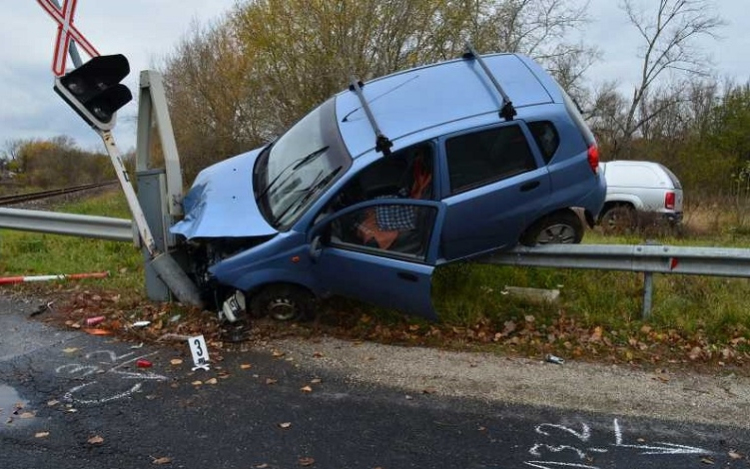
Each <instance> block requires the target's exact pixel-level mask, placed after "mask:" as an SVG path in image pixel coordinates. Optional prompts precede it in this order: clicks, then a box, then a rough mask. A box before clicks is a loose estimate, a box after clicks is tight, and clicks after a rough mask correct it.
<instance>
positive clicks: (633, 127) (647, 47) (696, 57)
mask: <svg viewBox="0 0 750 469" xmlns="http://www.w3.org/2000/svg"><path fill="white" fill-rule="evenodd" d="M648 5H649V9H648V10H647V9H644V8H643V7H642V2H641V3H640V4H637V3H636V1H635V0H623V1H622V3H621V4H620V7H621V9H622V10H623V11H624V12H625V13H626V14H627V16H628V20H629V21H630V23H631V24H632V25H633V26H634V27H635V28H636V30H637V31H638V34H639V36H640V37H641V39H642V41H643V45H642V49H641V53H640V59H641V60H642V63H641V70H640V77H639V81H638V83H636V84H635V85H634V88H633V97H632V99H631V100H630V104H629V106H628V108H627V111H626V112H625V116H624V121H623V122H622V123H621V124H620V132H619V133H620V135H619V139H618V140H617V141H616V142H615V147H614V152H615V155H617V154H618V153H620V152H621V151H622V150H623V148H622V147H623V146H625V147H627V145H628V144H629V142H630V141H631V140H632V138H633V136H634V135H635V134H636V133H638V132H639V131H641V130H642V128H643V127H644V125H646V124H647V123H648V122H649V121H650V120H652V119H654V118H655V117H656V116H658V115H659V114H660V113H662V112H665V111H666V110H667V109H669V108H670V107H671V106H673V105H675V103H677V102H679V101H680V100H681V97H680V95H679V94H680V92H681V89H682V88H681V87H672V88H673V90H672V96H670V97H666V96H664V90H660V91H659V92H658V94H660V95H661V98H660V99H659V100H658V101H655V102H654V103H652V104H655V105H653V106H647V105H646V101H647V98H648V96H649V94H657V93H656V92H655V91H654V87H655V86H656V85H657V83H658V80H659V79H660V78H661V77H662V76H663V75H664V74H665V73H666V72H675V73H677V74H683V75H684V74H688V75H692V76H695V75H698V76H705V75H706V74H707V73H708V69H709V67H710V65H711V61H710V59H709V57H708V56H706V55H705V54H704V53H702V51H701V50H700V48H699V47H698V45H697V44H696V40H697V39H699V38H701V37H706V36H708V37H713V38H715V37H716V33H717V31H718V30H719V28H721V26H723V25H724V21H723V20H722V19H721V18H720V17H719V16H718V15H714V14H712V13H711V12H712V11H715V8H714V2H713V0H658V1H656V2H655V1H654V0H649V1H648ZM654 7H655V8H654Z"/></svg>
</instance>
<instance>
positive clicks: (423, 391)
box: [422, 387, 437, 394]
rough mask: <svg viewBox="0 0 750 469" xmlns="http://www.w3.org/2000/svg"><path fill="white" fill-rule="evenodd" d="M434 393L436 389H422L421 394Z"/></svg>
mask: <svg viewBox="0 0 750 469" xmlns="http://www.w3.org/2000/svg"><path fill="white" fill-rule="evenodd" d="M436 392H437V389H436V388H433V387H428V388H424V389H422V394H435V393H436Z"/></svg>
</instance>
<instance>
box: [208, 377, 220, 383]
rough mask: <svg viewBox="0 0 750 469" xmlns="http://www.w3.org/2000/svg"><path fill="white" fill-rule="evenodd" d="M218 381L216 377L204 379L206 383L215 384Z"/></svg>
mask: <svg viewBox="0 0 750 469" xmlns="http://www.w3.org/2000/svg"><path fill="white" fill-rule="evenodd" d="M218 382H219V380H218V379H216V378H211V379H209V380H207V381H206V384H216V383H218Z"/></svg>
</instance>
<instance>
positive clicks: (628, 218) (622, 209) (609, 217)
mask: <svg viewBox="0 0 750 469" xmlns="http://www.w3.org/2000/svg"><path fill="white" fill-rule="evenodd" d="M635 222H636V214H635V209H634V208H633V207H631V206H630V205H615V206H614V207H612V208H610V209H608V210H607V211H606V212H604V214H603V215H602V216H601V219H600V221H599V224H600V225H601V227H602V231H604V232H605V233H612V234H620V233H626V232H627V231H629V230H631V229H632V228H633V227H634V226H635Z"/></svg>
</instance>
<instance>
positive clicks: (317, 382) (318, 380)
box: [310, 378, 323, 384]
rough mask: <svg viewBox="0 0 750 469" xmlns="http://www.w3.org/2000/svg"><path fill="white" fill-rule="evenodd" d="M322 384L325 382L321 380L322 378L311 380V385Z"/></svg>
mask: <svg viewBox="0 0 750 469" xmlns="http://www.w3.org/2000/svg"><path fill="white" fill-rule="evenodd" d="M322 382H323V380H322V379H320V378H313V379H311V380H310V383H311V384H320V383H322Z"/></svg>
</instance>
